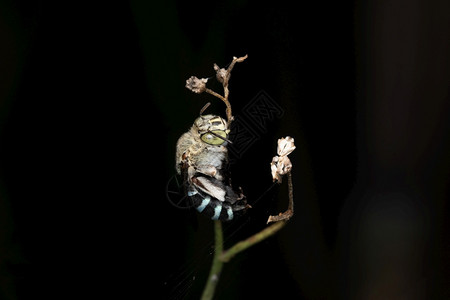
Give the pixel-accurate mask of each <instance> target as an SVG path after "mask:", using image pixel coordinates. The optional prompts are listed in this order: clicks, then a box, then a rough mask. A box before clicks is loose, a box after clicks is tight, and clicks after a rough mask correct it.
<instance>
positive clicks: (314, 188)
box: [0, 0, 450, 299]
mask: <svg viewBox="0 0 450 300" xmlns="http://www.w3.org/2000/svg"><path fill="white" fill-rule="evenodd" d="M449 10H450V7H449V3H448V2H446V1H425V0H416V1H404V0H398V1H346V2H342V1H341V2H336V1H325V2H323V1H321V2H299V3H295V2H291V3H288V2H285V3H284V2H272V3H263V2H258V1H231V2H226V3H221V2H213V1H196V2H188V1H177V2H170V1H169V2H167V1H166V2H165V4H157V3H151V2H150V1H131V2H126V1H124V2H121V3H118V2H117V3H116V2H114V3H98V2H96V3H90V4H86V5H83V4H80V3H75V2H73V3H67V2H63V3H59V2H56V3H51V2H44V1H33V2H31V1H4V2H3V3H2V4H1V6H0V35H1V47H0V62H1V64H0V68H1V70H0V78H1V79H0V100H1V103H0V105H1V106H0V112H1V114H0V121H1V123H0V126H1V127H0V151H1V152H0V158H1V165H0V166H1V185H0V200H1V202H0V205H1V206H0V298H1V299H35V298H37V297H38V296H45V297H46V298H47V299H49V298H55V299H70V298H72V297H73V298H75V297H77V298H79V297H82V298H83V299H86V298H87V299H91V298H92V299H103V298H107V297H111V296H121V297H122V298H124V299H150V298H158V299H159V298H161V299H165V298H170V297H171V298H172V299H183V298H186V299H197V298H199V295H200V293H201V290H202V288H203V285H204V282H205V280H206V276H207V274H208V272H209V264H210V261H211V259H212V255H211V253H212V248H211V246H212V244H213V241H214V236H213V226H212V222H211V221H209V220H205V219H203V218H201V217H200V216H198V215H196V214H195V213H193V212H192V211H187V210H182V209H177V208H176V207H174V206H173V205H171V203H170V201H169V200H168V198H167V196H166V194H167V193H166V190H167V188H166V187H167V183H168V182H169V180H170V178H172V176H173V175H174V174H175V169H174V155H175V143H176V141H177V139H178V137H179V136H180V135H181V134H182V133H183V132H184V131H186V130H187V129H188V128H189V127H190V126H191V124H192V122H193V120H194V119H195V118H196V116H197V115H198V111H199V110H200V108H201V107H202V106H203V105H204V104H205V103H206V102H208V101H212V102H213V105H212V106H211V108H209V109H208V110H209V112H214V113H219V114H222V115H223V113H224V106H223V105H222V103H219V101H218V100H216V99H214V98H213V97H211V96H209V95H203V94H202V95H196V94H192V93H190V92H189V91H188V90H187V89H185V88H184V84H185V80H186V79H187V78H189V77H190V76H191V75H197V76H198V77H209V76H213V75H214V71H213V69H212V65H213V63H217V64H218V65H219V66H221V67H222V66H226V65H227V64H228V63H229V62H230V61H231V58H232V57H233V56H242V55H245V54H248V55H249V57H248V59H247V60H246V61H245V62H244V63H241V64H238V65H236V67H235V69H234V70H233V73H232V78H231V83H230V90H231V96H230V101H231V103H232V106H233V111H234V113H235V114H236V115H238V114H239V112H240V111H241V109H242V108H243V107H245V105H246V104H247V103H248V102H249V101H251V100H252V99H253V98H254V97H255V96H256V95H257V94H258V93H259V92H260V91H261V90H264V91H265V92H266V93H267V95H269V96H270V98H271V99H273V100H274V101H276V102H277V103H278V105H280V106H281V107H282V108H283V111H284V114H283V116H282V117H281V118H277V119H274V120H272V121H270V122H268V123H267V124H266V125H267V126H266V130H265V131H264V132H260V133H259V134H258V140H257V141H255V142H254V143H253V144H252V145H251V147H250V148H249V149H248V150H247V151H246V152H245V153H242V157H241V158H240V159H239V160H237V161H236V162H235V163H234V164H233V165H232V174H233V183H234V184H235V185H237V186H242V188H243V189H244V192H245V193H246V194H247V196H248V198H249V203H250V204H252V205H253V209H252V210H250V212H249V213H248V215H247V216H246V217H244V218H242V219H241V220H237V221H236V222H234V223H232V224H226V225H225V238H226V240H225V247H229V246H231V245H232V244H233V243H235V242H237V241H239V240H241V239H243V238H246V237H247V236H249V235H250V234H252V233H255V232H257V231H259V230H261V229H262V228H264V227H265V221H266V218H267V216H268V215H269V214H276V213H277V212H279V211H282V210H283V209H285V208H286V206H287V195H286V191H285V190H286V186H284V185H283V186H281V187H279V188H273V189H271V190H270V191H268V192H267V190H268V189H269V188H270V187H271V176H270V169H269V162H270V161H271V158H272V156H273V155H274V154H275V151H276V140H277V139H278V138H279V137H281V136H286V135H290V136H293V137H294V138H295V141H296V146H297V149H296V150H295V151H294V153H293V154H292V155H291V159H292V162H293V165H294V167H293V178H294V194H295V209H296V214H295V216H294V218H293V219H292V221H291V222H290V223H289V224H288V225H287V226H286V228H284V229H283V231H282V232H281V233H280V234H278V235H277V236H275V237H272V238H270V239H268V240H266V241H264V242H262V243H261V244H259V245H257V246H254V247H253V248H251V249H249V250H247V251H246V252H244V253H241V254H239V256H237V257H236V258H235V259H234V260H233V261H232V262H230V263H228V264H227V265H225V267H224V271H223V273H222V276H221V281H220V283H219V286H218V289H217V293H216V295H217V299H244V298H248V297H255V298H256V297H264V298H269V297H274V298H285V297H288V296H289V297H292V298H296V299H368V298H370V299H388V298H393V299H398V298H401V297H403V298H404V299H443V298H446V297H449V296H450V294H449V289H448V286H449V278H450V273H449V271H448V270H449V266H450V261H449V251H450V250H449V249H450V242H449V241H450V240H449V238H448V236H449V230H448V222H449V221H448V214H447V212H446V211H447V210H448V196H449V194H448V192H449V191H448V185H449V183H450V172H449V167H450V155H449V150H450V143H449V134H450V131H449V130H450V123H449V122H450V119H449V118H448V116H449V101H450V98H449V82H450V80H449V79H450V60H449V56H448V53H450V42H449V39H448V37H449V36H450V19H449V15H448V11H449ZM213 81H214V80H213V79H212V80H210V83H211V87H212V88H213V89H215V90H217V91H220V86H219V85H217V84H215V83H214V82H213ZM210 83H208V85H209V84H210ZM169 189H171V188H169ZM256 200H257V201H256ZM371 297H373V298H371ZM414 297H416V298H414Z"/></svg>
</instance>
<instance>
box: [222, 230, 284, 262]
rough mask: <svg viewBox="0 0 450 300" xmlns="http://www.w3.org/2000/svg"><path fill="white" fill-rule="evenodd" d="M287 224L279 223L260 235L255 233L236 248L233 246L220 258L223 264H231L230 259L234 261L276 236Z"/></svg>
mask: <svg viewBox="0 0 450 300" xmlns="http://www.w3.org/2000/svg"><path fill="white" fill-rule="evenodd" d="M285 224H286V222H277V223H275V224H272V225H270V226H269V227H266V228H265V229H263V230H261V231H260V232H258V233H255V234H254V235H252V236H251V237H249V238H247V239H245V240H243V241H241V242H239V243H236V244H235V245H234V246H232V247H231V248H230V249H228V250H226V251H224V252H223V253H222V255H221V256H220V260H221V261H223V262H229V261H230V259H232V258H233V257H234V256H235V255H236V254H238V253H240V252H242V251H244V250H246V249H248V248H250V247H251V246H253V245H255V244H257V243H259V242H261V241H263V240H265V239H266V238H268V237H270V236H272V235H274V234H275V233H277V232H278V231H279V230H280V229H281V228H283V227H284V225H285Z"/></svg>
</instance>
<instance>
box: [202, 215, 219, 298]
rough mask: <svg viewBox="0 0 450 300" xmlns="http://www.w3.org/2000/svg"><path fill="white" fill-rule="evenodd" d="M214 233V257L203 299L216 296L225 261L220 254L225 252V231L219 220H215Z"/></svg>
mask: <svg viewBox="0 0 450 300" xmlns="http://www.w3.org/2000/svg"><path fill="white" fill-rule="evenodd" d="M214 235H215V245H214V247H215V248H214V258H213V262H212V265H211V271H210V272H209V276H208V281H207V282H206V286H205V289H204V290H203V294H202V298H201V300H211V299H212V298H213V297H214V292H215V290H216V286H217V283H218V282H219V277H220V273H221V272H222V267H223V261H222V260H221V259H220V256H221V255H222V252H223V232H222V223H221V222H220V221H218V220H217V221H214Z"/></svg>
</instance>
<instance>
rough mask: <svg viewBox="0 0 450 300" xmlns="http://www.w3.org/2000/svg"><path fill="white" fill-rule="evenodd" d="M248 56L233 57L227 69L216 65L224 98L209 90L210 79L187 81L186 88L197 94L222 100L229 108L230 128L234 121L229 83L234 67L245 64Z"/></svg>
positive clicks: (194, 78) (195, 78) (215, 68)
mask: <svg viewBox="0 0 450 300" xmlns="http://www.w3.org/2000/svg"><path fill="white" fill-rule="evenodd" d="M247 57H248V55H245V56H242V57H235V56H233V60H232V61H231V63H230V65H229V66H228V68H227V69H225V68H220V67H219V66H218V65H217V64H214V66H213V67H214V71H216V79H217V81H219V82H220V83H222V86H223V96H222V95H221V94H219V93H217V92H215V91H213V90H211V89H209V88H207V87H206V83H207V82H208V78H197V77H196V76H191V77H190V78H189V79H188V80H186V88H187V89H188V90H190V91H192V92H194V93H196V94H201V93H203V92H207V93H208V94H210V95H213V96H214V97H217V98H219V99H220V100H222V101H223V102H224V103H225V105H226V106H227V109H226V114H227V121H228V126H230V124H231V122H232V121H233V114H232V111H231V104H230V102H229V101H228V96H229V95H230V91H229V89H228V82H229V81H230V77H231V71H232V70H233V68H234V65H235V64H236V63H240V62H243V61H244V60H245V59H247Z"/></svg>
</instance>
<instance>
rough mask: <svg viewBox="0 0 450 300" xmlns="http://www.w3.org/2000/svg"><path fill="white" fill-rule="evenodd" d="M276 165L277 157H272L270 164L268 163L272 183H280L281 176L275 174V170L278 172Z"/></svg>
mask: <svg viewBox="0 0 450 300" xmlns="http://www.w3.org/2000/svg"><path fill="white" fill-rule="evenodd" d="M277 163H278V156H274V157H273V158H272V162H271V163H270V170H271V171H272V178H273V181H274V182H275V181H278V182H281V175H280V174H278V172H277V170H278V166H277Z"/></svg>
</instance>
